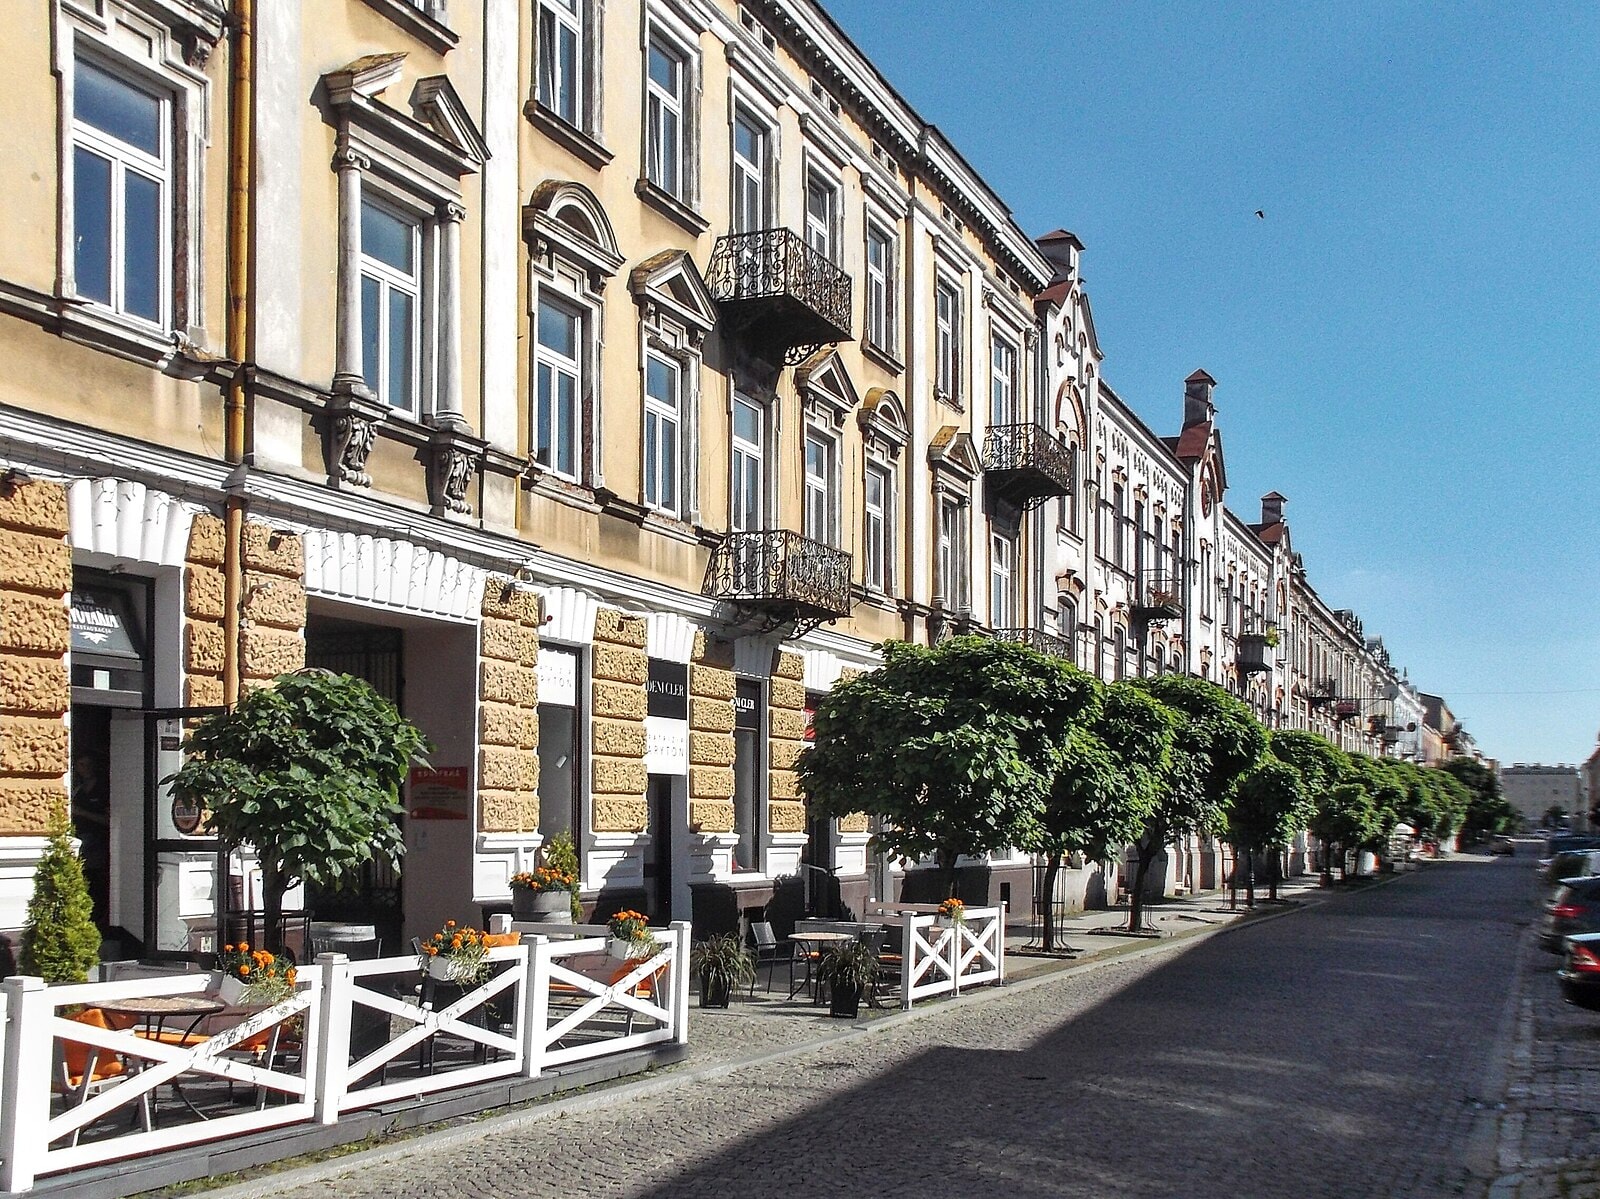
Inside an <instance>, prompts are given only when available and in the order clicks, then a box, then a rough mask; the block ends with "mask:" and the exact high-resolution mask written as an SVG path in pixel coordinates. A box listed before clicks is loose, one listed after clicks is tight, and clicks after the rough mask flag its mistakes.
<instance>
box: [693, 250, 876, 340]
mask: <svg viewBox="0 0 1600 1199" xmlns="http://www.w3.org/2000/svg"><path fill="white" fill-rule="evenodd" d="M706 286H707V287H708V288H709V289H710V291H711V297H712V299H714V300H716V301H717V303H718V305H719V306H721V308H722V310H723V312H724V314H725V315H726V318H727V321H728V324H729V327H730V329H732V330H734V331H738V332H741V333H742V334H743V335H744V336H745V337H746V338H748V339H751V340H754V341H755V342H757V343H758V346H757V348H758V349H760V350H764V351H766V352H768V353H769V354H774V353H778V352H781V353H782V355H783V358H784V361H785V362H788V363H790V364H791V365H792V364H794V363H796V362H800V361H803V360H804V359H805V357H806V356H807V355H809V354H810V353H811V351H813V350H815V349H816V348H817V347H818V346H822V345H831V344H833V343H835V342H840V341H849V340H850V337H851V333H850V276H849V275H847V274H845V273H844V272H843V271H842V270H840V269H839V268H838V266H836V265H835V264H834V263H833V262H831V261H829V260H828V258H827V257H826V256H825V255H823V254H819V253H818V252H817V251H816V250H814V249H812V248H811V247H810V246H809V245H807V244H806V241H805V239H804V238H803V237H801V236H800V235H799V234H798V233H795V232H794V231H792V230H790V229H758V230H756V231H755V232H753V233H730V234H728V236H726V237H719V238H718V239H717V245H716V248H715V249H714V250H712V252H711V264H710V265H709V266H708V267H707V268H706Z"/></svg>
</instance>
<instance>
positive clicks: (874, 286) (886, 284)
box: [862, 216, 896, 354]
mask: <svg viewBox="0 0 1600 1199" xmlns="http://www.w3.org/2000/svg"><path fill="white" fill-rule="evenodd" d="M874 243H877V244H879V245H881V246H882V247H883V263H882V265H881V266H875V265H874V264H873V261H872V257H873V245H874ZM895 258H896V252H895V235H894V233H893V232H892V231H891V230H889V229H888V228H887V227H885V226H884V225H883V224H882V223H881V222H880V221H877V220H875V219H873V218H872V217H870V216H869V217H868V218H867V234H866V248H865V251H864V258H863V261H864V263H865V275H866V288H865V294H866V312H865V314H864V319H863V321H862V333H863V336H864V338H865V340H866V344H868V345H870V346H873V347H874V348H876V349H879V350H882V351H883V352H884V353H885V354H893V353H894V352H895V307H896V305H895V288H894V284H895V277H896V276H895Z"/></svg>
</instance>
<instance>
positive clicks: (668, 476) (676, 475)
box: [639, 349, 688, 517]
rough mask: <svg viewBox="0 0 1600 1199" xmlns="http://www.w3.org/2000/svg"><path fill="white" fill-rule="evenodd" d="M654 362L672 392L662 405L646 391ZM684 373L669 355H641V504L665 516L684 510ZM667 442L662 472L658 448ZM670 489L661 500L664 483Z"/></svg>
mask: <svg viewBox="0 0 1600 1199" xmlns="http://www.w3.org/2000/svg"><path fill="white" fill-rule="evenodd" d="M652 362H658V363H660V364H661V365H662V366H664V367H665V368H666V369H667V370H668V372H670V373H669V376H668V377H669V378H670V380H671V387H672V391H673V402H672V403H671V404H668V403H665V402H663V401H662V400H661V399H660V398H659V397H657V396H655V395H653V394H652V393H651V391H650V364H651V363H652ZM687 373H688V372H687V371H686V370H685V367H684V363H683V362H682V361H681V360H679V359H677V358H675V357H673V356H672V355H670V354H666V353H663V352H662V351H661V350H658V349H650V350H647V351H646V352H645V374H644V387H643V389H642V390H643V393H644V453H643V454H641V455H640V459H639V461H640V465H641V467H642V469H643V472H644V504H645V507H647V508H650V509H653V510H654V511H656V512H661V513H664V514H665V515H667V516H673V517H676V516H678V515H679V514H680V513H682V512H683V510H684V502H685V496H684V485H683V481H684V473H685V472H684V469H683V458H684V438H683V416H684V398H685V395H686V393H687V391H688V386H687V379H686V375H687ZM669 440H670V443H671V445H672V469H671V471H670V472H668V471H666V470H665V469H664V468H663V466H662V453H661V447H662V445H663V444H666V442H667V441H669ZM652 449H653V450H654V456H655V469H654V471H652V470H651V469H650V463H651V451H652ZM669 482H670V484H671V486H672V495H671V496H670V497H665V498H664V497H663V494H662V493H663V491H664V489H665V485H666V484H667V483H669Z"/></svg>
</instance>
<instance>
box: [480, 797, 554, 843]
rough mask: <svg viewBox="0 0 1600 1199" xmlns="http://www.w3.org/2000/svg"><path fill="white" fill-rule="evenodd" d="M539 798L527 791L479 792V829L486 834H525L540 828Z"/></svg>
mask: <svg viewBox="0 0 1600 1199" xmlns="http://www.w3.org/2000/svg"><path fill="white" fill-rule="evenodd" d="M538 820H539V804H538V800H537V797H535V796H532V795H529V794H528V793H527V792H526V791H483V790H480V791H479V792H478V827H479V828H481V829H482V830H483V831H484V832H486V833H523V832H530V831H532V830H533V829H534V828H536V827H537V826H538Z"/></svg>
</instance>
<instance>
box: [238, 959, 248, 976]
mask: <svg viewBox="0 0 1600 1199" xmlns="http://www.w3.org/2000/svg"><path fill="white" fill-rule="evenodd" d="M249 976H250V967H249V966H247V965H245V964H244V963H243V962H240V963H239V977H240V978H248V977H249Z"/></svg>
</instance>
